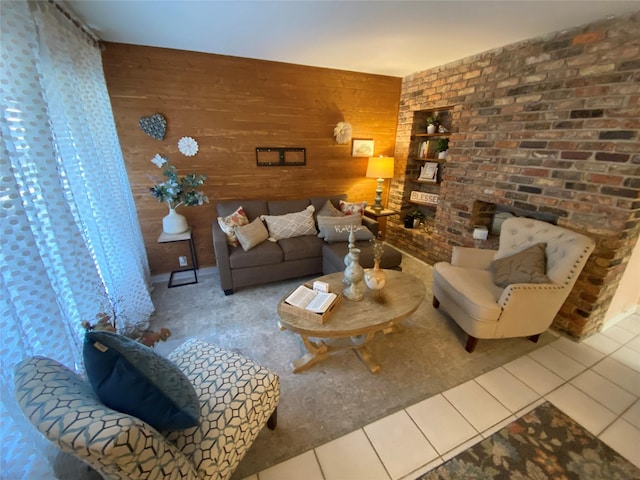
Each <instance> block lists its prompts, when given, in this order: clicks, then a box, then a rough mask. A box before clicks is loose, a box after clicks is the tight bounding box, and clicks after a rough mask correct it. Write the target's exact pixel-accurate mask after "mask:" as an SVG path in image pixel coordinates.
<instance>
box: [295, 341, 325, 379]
mask: <svg viewBox="0 0 640 480" xmlns="http://www.w3.org/2000/svg"><path fill="white" fill-rule="evenodd" d="M300 337H301V338H302V341H303V342H304V346H305V347H306V349H307V351H308V353H305V354H304V355H303V356H302V357H300V358H298V359H297V360H294V361H293V362H291V366H292V367H293V373H299V372H302V371H303V370H306V369H307V368H309V367H311V366H313V365H315V364H316V363H318V362H320V361H322V360H324V359H325V358H327V357H328V356H329V347H328V346H327V345H325V344H324V343H323V342H312V341H311V340H309V337H307V336H306V335H300Z"/></svg>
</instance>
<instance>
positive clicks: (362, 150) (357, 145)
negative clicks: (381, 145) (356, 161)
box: [351, 138, 373, 157]
mask: <svg viewBox="0 0 640 480" xmlns="http://www.w3.org/2000/svg"><path fill="white" fill-rule="evenodd" d="M351 156H352V157H373V140H372V139H364V138H354V139H353V146H352V148H351Z"/></svg>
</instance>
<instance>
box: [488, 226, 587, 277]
mask: <svg viewBox="0 0 640 480" xmlns="http://www.w3.org/2000/svg"><path fill="white" fill-rule="evenodd" d="M536 243H546V244H547V248H546V254H547V276H548V277H549V278H550V279H551V280H552V281H553V282H554V283H557V284H559V285H569V286H573V284H574V283H575V280H576V278H577V274H578V273H580V271H581V270H582V267H583V266H584V264H585V263H586V262H587V259H588V258H589V255H590V254H591V252H592V251H593V249H594V248H595V242H594V241H593V240H592V239H590V238H589V237H587V236H585V235H582V234H580V233H577V232H574V231H572V230H568V229H566V228H563V227H558V226H557V225H552V224H550V223H546V222H541V221H540V220H533V219H531V218H523V217H514V218H509V219H507V220H505V221H504V223H503V224H502V228H501V230H500V247H499V249H498V253H497V254H496V256H495V258H496V259H498V258H503V257H508V256H510V255H513V254H514V253H518V252H520V251H522V250H525V249H526V248H529V247H530V246H532V245H535V244H536Z"/></svg>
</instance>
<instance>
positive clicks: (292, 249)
mask: <svg viewBox="0 0 640 480" xmlns="http://www.w3.org/2000/svg"><path fill="white" fill-rule="evenodd" d="M322 243H323V242H322V240H321V239H320V238H318V237H317V236H315V235H304V236H301V237H295V238H283V239H282V240H278V245H280V248H282V253H283V255H284V261H285V262H289V261H291V260H300V259H303V258H313V257H319V256H321V255H322Z"/></svg>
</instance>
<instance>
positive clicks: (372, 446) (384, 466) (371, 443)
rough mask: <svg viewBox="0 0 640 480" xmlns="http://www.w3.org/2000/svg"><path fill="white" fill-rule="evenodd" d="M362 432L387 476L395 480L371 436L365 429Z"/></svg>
mask: <svg viewBox="0 0 640 480" xmlns="http://www.w3.org/2000/svg"><path fill="white" fill-rule="evenodd" d="M398 411H399V410H398ZM390 415H395V413H392V414H390ZM390 415H389V416H390ZM382 418H387V417H382ZM368 425H370V424H368ZM366 426H367V425H365V427H366ZM360 430H362V433H364V436H365V438H366V439H367V442H369V445H370V446H371V448H372V449H373V451H374V452H375V454H376V457H378V460H380V464H381V465H382V468H384V471H385V472H386V473H387V476H388V477H389V479H390V480H393V475H391V472H389V469H388V468H387V466H386V465H385V463H384V461H383V460H382V457H380V454H379V453H378V450H377V449H376V447H375V445H374V444H373V442H372V441H371V438H369V435H367V431H366V430H365V429H364V427H362V428H360Z"/></svg>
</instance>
